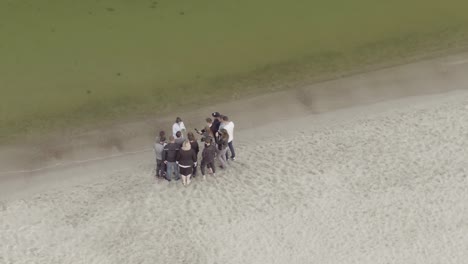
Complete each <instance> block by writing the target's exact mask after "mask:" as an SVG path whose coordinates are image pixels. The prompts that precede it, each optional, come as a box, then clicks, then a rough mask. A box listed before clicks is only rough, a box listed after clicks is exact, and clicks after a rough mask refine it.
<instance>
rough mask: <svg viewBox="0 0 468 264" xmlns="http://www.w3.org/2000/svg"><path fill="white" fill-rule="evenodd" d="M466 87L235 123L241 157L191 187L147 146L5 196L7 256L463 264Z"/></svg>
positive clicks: (29, 259) (467, 219)
mask: <svg viewBox="0 0 468 264" xmlns="http://www.w3.org/2000/svg"><path fill="white" fill-rule="evenodd" d="M467 105H468V93H467V92H466V91H455V92H451V93H447V94H441V95H431V96H424V97H415V98H406V99H401V100H397V101H390V102H384V103H378V104H374V105H370V106H363V107H355V108H348V109H343V110H338V111H334V112H329V113H325V114H320V115H309V116H305V117H301V118H296V119H293V120H290V121H287V122H286V121H282V122H276V123H271V124H266V125H263V126H259V127H256V128H252V129H244V130H242V131H240V132H239V133H238V134H237V136H236V138H237V142H236V143H237V151H238V161H236V162H231V167H230V168H229V169H228V170H227V171H224V172H219V173H218V176H217V177H216V178H213V177H209V178H208V179H207V180H206V181H202V180H201V179H200V178H198V179H195V180H194V182H193V183H192V184H191V185H190V186H189V187H187V188H185V187H183V186H182V184H181V183H180V182H179V183H175V182H172V183H168V182H165V181H156V182H155V181H154V179H153V178H152V173H153V167H154V164H153V162H152V160H153V157H152V153H151V152H143V153H139V154H135V155H133V156H131V157H121V158H116V159H111V160H105V161H99V162H97V163H96V164H90V165H79V166H72V167H70V168H62V169H60V170H57V171H54V172H50V173H55V174H60V175H62V176H63V177H70V178H71V177H74V178H90V179H92V180H88V181H83V182H81V183H76V184H68V185H65V184H62V185H57V186H56V187H54V188H49V189H47V190H44V191H41V192H38V193H35V194H34V195H30V196H25V197H23V198H21V199H11V200H3V202H2V203H1V204H0V248H1V254H0V263H100V264H103V263H236V264H237V263H372V264H378V263H404V264H408V263H425V264H426V263H457V264H459V263H464V262H465V261H466V259H468V202H467V201H468V181H467V178H466V177H467V176H466V175H467V173H468V162H467V160H468V154H467V151H466V150H467V149H468V140H467V137H466V133H467V131H468V109H467Z"/></svg>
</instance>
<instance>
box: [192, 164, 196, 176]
mask: <svg viewBox="0 0 468 264" xmlns="http://www.w3.org/2000/svg"><path fill="white" fill-rule="evenodd" d="M192 171H193V173H192V177H194V178H195V176H197V165H195V164H193V168H192Z"/></svg>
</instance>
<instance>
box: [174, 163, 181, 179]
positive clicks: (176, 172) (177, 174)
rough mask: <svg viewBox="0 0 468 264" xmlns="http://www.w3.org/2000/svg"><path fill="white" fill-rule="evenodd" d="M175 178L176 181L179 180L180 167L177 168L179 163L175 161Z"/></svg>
mask: <svg viewBox="0 0 468 264" xmlns="http://www.w3.org/2000/svg"><path fill="white" fill-rule="evenodd" d="M174 164H175V167H176V168H175V180H176V181H178V180H180V168H179V165H178V164H177V163H175V162H174Z"/></svg>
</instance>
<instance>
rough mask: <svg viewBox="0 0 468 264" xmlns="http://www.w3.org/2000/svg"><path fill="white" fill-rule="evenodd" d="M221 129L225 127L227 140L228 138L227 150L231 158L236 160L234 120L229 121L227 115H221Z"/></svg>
mask: <svg viewBox="0 0 468 264" xmlns="http://www.w3.org/2000/svg"><path fill="white" fill-rule="evenodd" d="M220 127H222V129H225V130H226V131H227V132H228V135H229V140H228V147H229V151H230V152H231V160H236V152H235V151H234V145H233V140H234V122H232V121H229V117H227V116H223V122H222V124H221V126H220ZM226 159H228V153H227V152H226Z"/></svg>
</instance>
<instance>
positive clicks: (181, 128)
mask: <svg viewBox="0 0 468 264" xmlns="http://www.w3.org/2000/svg"><path fill="white" fill-rule="evenodd" d="M180 130H182V131H185V125H184V122H182V121H181V122H180Z"/></svg>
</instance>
